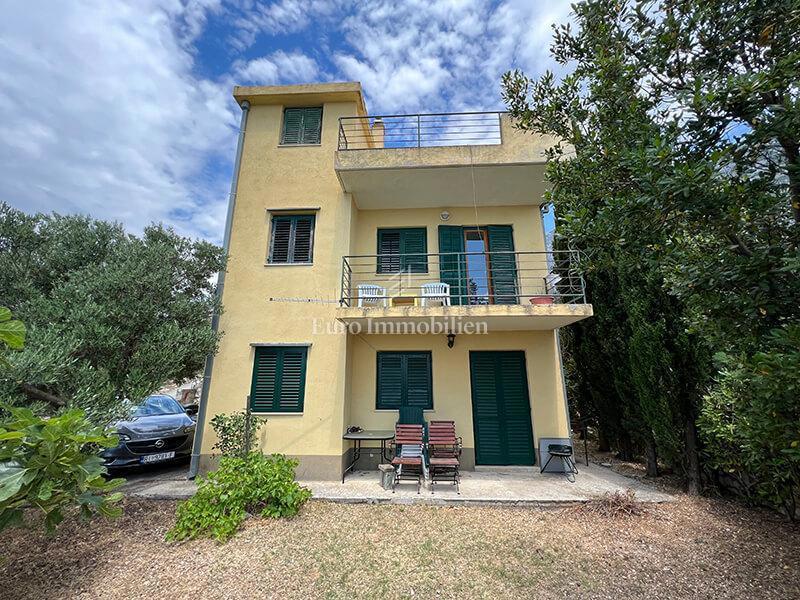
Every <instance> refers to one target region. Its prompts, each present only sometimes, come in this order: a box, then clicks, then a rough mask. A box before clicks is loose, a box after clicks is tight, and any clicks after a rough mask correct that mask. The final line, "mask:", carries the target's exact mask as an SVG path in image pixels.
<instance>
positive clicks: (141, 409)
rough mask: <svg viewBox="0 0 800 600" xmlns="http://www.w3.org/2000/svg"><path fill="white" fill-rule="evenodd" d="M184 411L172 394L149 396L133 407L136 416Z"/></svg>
mask: <svg viewBox="0 0 800 600" xmlns="http://www.w3.org/2000/svg"><path fill="white" fill-rule="evenodd" d="M182 412H184V411H183V408H181V405H180V404H178V402H177V401H176V400H175V398H171V397H170V396H149V397H148V398H145V400H144V402H142V403H141V404H140V405H139V406H137V407H136V408H134V409H133V416H134V417H152V416H154V415H175V414H180V413H182Z"/></svg>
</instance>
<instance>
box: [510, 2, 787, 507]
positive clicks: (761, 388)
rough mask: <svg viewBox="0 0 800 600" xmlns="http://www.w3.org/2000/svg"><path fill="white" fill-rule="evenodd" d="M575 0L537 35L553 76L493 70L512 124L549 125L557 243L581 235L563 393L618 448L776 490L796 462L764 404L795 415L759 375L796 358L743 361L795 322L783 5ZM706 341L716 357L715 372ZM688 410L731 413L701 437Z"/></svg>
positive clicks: (783, 416)
mask: <svg viewBox="0 0 800 600" xmlns="http://www.w3.org/2000/svg"><path fill="white" fill-rule="evenodd" d="M574 10H575V16H576V18H575V22H576V24H577V27H576V28H575V29H574V30H573V29H571V28H570V27H569V26H562V27H559V28H558V29H557V30H556V33H555V37H554V44H553V54H554V56H555V58H556V59H557V60H558V61H559V62H560V63H562V64H563V65H568V66H569V67H570V68H571V71H570V72H569V73H568V74H567V75H566V76H564V77H563V78H562V79H561V80H559V81H557V80H556V78H555V77H554V76H553V75H552V74H550V73H547V74H545V75H544V76H542V77H541V78H539V79H538V80H530V79H528V78H526V77H525V76H524V75H522V74H521V73H518V72H517V73H508V74H507V75H506V76H505V77H504V80H503V86H504V93H505V97H506V100H507V103H508V105H509V108H510V110H511V113H512V115H513V116H514V117H515V118H516V120H517V122H518V124H519V126H520V127H521V128H523V129H527V130H531V131H533V132H537V133H544V134H550V135H555V136H556V137H558V138H560V139H561V140H563V141H562V143H560V144H557V145H556V146H555V147H554V148H552V149H551V150H550V152H549V159H550V164H549V166H548V178H549V179H550V181H551V183H552V190H551V191H550V192H549V194H548V199H549V200H550V201H552V202H553V203H554V205H555V207H556V213H557V217H558V219H557V234H558V235H559V236H560V240H561V241H560V242H558V243H561V244H566V243H569V244H570V245H574V247H577V248H580V249H581V250H584V251H585V252H586V257H585V260H584V264H583V265H582V266H583V269H584V273H585V277H586V281H587V290H588V293H589V294H590V296H591V300H592V302H593V303H594V307H595V314H596V316H595V317H594V318H593V319H591V320H589V321H586V322H583V323H580V324H578V325H577V326H573V328H572V331H570V332H569V333H568V334H567V335H565V336H564V340H565V345H566V349H567V352H568V355H569V356H568V359H567V361H566V364H567V365H570V366H572V368H573V369H574V370H573V372H572V373H570V378H574V380H575V381H574V382H573V383H571V388H572V390H573V391H574V392H575V393H577V394H578V395H579V398H578V400H577V401H575V402H574V404H575V405H576V406H578V407H580V410H581V411H582V413H584V414H588V415H590V416H592V417H594V418H595V419H596V421H597V423H598V425H599V427H600V431H601V434H602V437H604V438H606V439H607V441H608V442H609V443H610V444H611V445H613V446H615V447H616V448H617V449H618V450H620V451H621V452H622V453H623V454H628V451H627V447H628V445H629V444H631V443H632V444H633V445H634V446H635V447H636V448H638V450H643V449H645V448H650V450H651V452H650V458H651V461H652V459H653V458H654V456H655V453H656V452H657V453H658V454H659V455H660V456H661V457H662V458H663V459H665V460H666V461H667V462H668V463H670V464H672V465H673V466H678V467H682V468H683V470H684V471H685V472H686V474H687V475H689V478H690V485H693V487H694V486H696V484H697V481H696V477H697V473H698V469H697V461H698V458H700V457H703V456H704V457H706V459H707V463H708V465H709V466H711V467H714V468H720V469H722V468H723V466H722V465H724V464H726V465H727V467H729V468H727V470H728V471H731V469H732V470H733V472H732V473H731V474H732V475H733V476H734V477H736V478H738V479H740V480H742V481H744V480H746V481H758V482H760V483H759V484H758V485H755V486H749V487H748V486H744V487H748V489H750V490H753V493H752V494H750V496H751V497H753V498H759V499H760V500H761V501H765V502H769V503H772V504H776V503H778V504H780V503H782V504H783V505H784V506H786V501H785V500H784V499H785V498H786V497H787V492H786V489H788V488H791V487H792V486H795V488H796V486H797V485H798V479H797V471H796V469H795V468H794V467H792V466H791V464H790V462H789V461H790V456H791V453H786V452H776V451H774V448H773V444H774V443H775V441H776V439H782V438H779V437H778V438H776V437H775V436H774V433H775V432H774V431H772V432H771V434H770V435H771V437H770V436H768V435H766V432H767V431H770V427H767V426H766V424H767V423H770V424H771V426H772V427H774V428H776V429H778V430H780V431H796V429H797V421H796V416H794V417H792V415H793V414H795V413H793V409H791V408H790V407H791V403H790V401H789V398H787V397H786V396H785V395H780V394H779V395H777V396H776V395H775V394H774V393H772V392H768V389H769V385H768V382H772V385H776V384H777V382H780V385H781V386H782V387H784V388H790V389H796V386H797V382H798V379H800V370H798V369H796V368H794V369H790V368H789V367H790V366H791V364H792V361H791V360H790V359H789V358H787V354H786V353H785V352H783V351H781V353H779V354H780V356H781V359H780V360H778V361H777V362H776V363H775V364H774V365H773V368H772V370H771V371H770V375H768V376H767V375H763V377H764V380H763V381H762V380H759V379H758V378H757V377H755V375H754V374H753V373H754V371H752V368H753V365H754V364H756V362H757V361H762V362H761V363H758V364H760V365H761V364H762V363H763V361H764V360H766V358H764V357H766V356H773V355H774V353H775V352H776V350H775V349H774V346H775V339H778V338H780V339H793V334H791V332H790V331H789V329H788V328H789V327H791V325H792V324H793V323H797V322H800V269H799V267H800V254H799V253H798V247H799V246H800V225H799V224H798V223H799V222H800V161H799V160H798V147H800V146H799V138H800V88H798V85H797V82H798V80H800V7H799V6H798V5H797V2H796V1H792V0H778V1H773V2H766V1H758V0H710V1H709V0H663V1H661V2H654V1H649V0H648V1H638V2H633V3H618V2H615V1H613V0H592V1H589V2H583V3H580V4H576V5H575V6H574ZM776 336H777V338H776ZM720 352H721V353H722V354H723V355H724V356H720V357H718V358H719V360H718V361H717V364H726V365H729V366H728V367H726V368H725V369H724V370H723V371H721V372H720V373H719V375H718V376H716V377H714V369H715V367H714V366H713V365H712V362H711V360H710V358H709V357H710V355H711V354H713V353H720ZM756 357H761V358H758V359H757V358H756ZM730 365H738V366H737V367H736V368H733V367H732V366H730ZM748 365H749V366H750V368H749V369H748V367H747V366H748ZM707 389H710V390H711V391H710V393H709V394H708V395H707V396H705V400H704V399H703V398H704V395H705V392H706V390H707ZM734 396H735V397H736V401H734V400H733V397H734ZM723 397H724V398H727V400H725V401H722V398H723ZM773 402H777V403H778V404H779V405H781V406H782V407H783V408H784V409H786V410H778V409H779V408H781V406H774V405H772V403H773ZM753 407H760V408H758V409H755V408H753ZM751 409H752V410H757V411H758V414H759V415H760V419H762V420H764V423H762V424H761V425H758V422H759V419H755V418H753V416H752V415H750V413H749V411H750V410H751ZM701 410H702V413H703V418H702V419H701V420H700V421H699V423H700V426H701V427H704V428H707V427H709V426H710V424H712V423H716V424H719V423H721V422H724V423H728V424H733V425H730V427H732V428H733V429H736V430H737V431H732V430H729V431H726V433H727V434H729V438H725V436H721V435H720V434H719V432H718V431H716V429H715V433H713V435H709V432H708V431H704V435H703V436H702V439H703V441H704V442H705V447H704V448H698V440H697V436H696V435H695V422H696V420H697V416H698V414H699V412H700V411H701ZM748 415H749V416H748ZM792 418H794V419H795V420H794V421H792V420H791V419H792ZM726 439H727V441H725V440H726ZM731 440H737V441H733V442H731ZM742 440H746V443H747V448H746V449H743V448H742V447H741V446H740V445H739V442H741V441H742ZM781 443H782V442H781ZM783 449H785V448H783ZM652 450H655V451H656V452H653V451H652ZM698 450H701V451H702V452H704V453H705V454H700V455H698ZM754 456H759V457H762V458H763V457H765V456H769V457H771V459H770V460H771V462H770V464H771V467H772V469H771V470H767V469H763V470H762V469H760V468H758V467H757V466H756V464H757V462H758V461H757V460H755V459H754V458H753V457H754ZM748 457H749V458H748ZM727 461H733V462H732V463H731V464H733V466H732V467H731V466H730V464H727ZM769 473H772V475H770V474H769ZM787 478H788V479H787ZM777 489H781V490H783V491H782V492H780V493H779V492H777V491H776V490H777Z"/></svg>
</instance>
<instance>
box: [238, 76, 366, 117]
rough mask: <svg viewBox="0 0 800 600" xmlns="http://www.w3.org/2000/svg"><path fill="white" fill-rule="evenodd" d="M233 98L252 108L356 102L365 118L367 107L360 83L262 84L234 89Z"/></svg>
mask: <svg viewBox="0 0 800 600" xmlns="http://www.w3.org/2000/svg"><path fill="white" fill-rule="evenodd" d="M233 97H234V98H235V99H236V102H237V103H238V104H240V105H241V104H242V102H244V101H245V100H247V101H248V102H250V104H252V105H258V104H282V105H288V106H291V105H294V106H298V105H302V104H308V103H315V102H316V103H319V102H323V103H324V102H356V103H357V104H358V106H359V110H360V111H362V112H363V114H364V115H366V114H367V108H366V105H365V104H364V94H363V92H362V90H361V82H359V81H339V82H333V83H303V84H299V85H259V86H242V85H237V86H234V88H233Z"/></svg>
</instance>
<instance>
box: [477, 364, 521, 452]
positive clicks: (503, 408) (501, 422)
mask: <svg viewBox="0 0 800 600" xmlns="http://www.w3.org/2000/svg"><path fill="white" fill-rule="evenodd" d="M469 358H470V377H471V379H472V419H473V430H474V432H475V459H476V463H477V464H482V465H532V464H534V461H535V453H534V448H533V431H532V428H531V408H530V400H529V397H528V378H527V374H526V370H525V353H524V352H517V351H513V352H504V351H503V352H474V351H473V352H470V356H469Z"/></svg>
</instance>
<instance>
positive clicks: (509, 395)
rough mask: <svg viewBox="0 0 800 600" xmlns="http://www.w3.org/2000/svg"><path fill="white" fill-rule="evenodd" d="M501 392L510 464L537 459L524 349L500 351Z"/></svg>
mask: <svg viewBox="0 0 800 600" xmlns="http://www.w3.org/2000/svg"><path fill="white" fill-rule="evenodd" d="M496 360H497V372H498V375H499V377H498V380H499V381H498V383H499V394H500V395H501V397H502V406H503V417H504V421H505V434H506V451H507V456H508V464H510V465H532V464H533V463H534V462H535V457H536V455H535V453H534V448H533V432H532V429H531V405H530V399H529V398H528V377H527V374H526V370H525V353H524V352H497V353H496Z"/></svg>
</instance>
